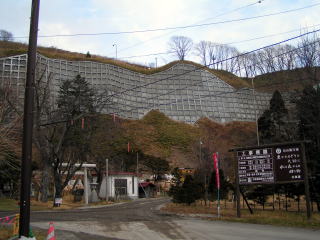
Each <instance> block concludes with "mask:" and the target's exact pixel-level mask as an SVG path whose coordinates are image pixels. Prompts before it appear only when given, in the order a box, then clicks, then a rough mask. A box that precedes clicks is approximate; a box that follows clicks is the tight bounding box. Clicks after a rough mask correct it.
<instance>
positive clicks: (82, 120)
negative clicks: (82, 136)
mask: <svg viewBox="0 0 320 240" xmlns="http://www.w3.org/2000/svg"><path fill="white" fill-rule="evenodd" d="M81 128H82V129H84V118H82V119H81Z"/></svg>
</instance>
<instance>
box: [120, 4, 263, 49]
mask: <svg viewBox="0 0 320 240" xmlns="http://www.w3.org/2000/svg"><path fill="white" fill-rule="evenodd" d="M263 1H264V0H263ZM261 2H262V1H257V2H255V3H251V4H248V5H245V6H242V7H238V8H235V9H233V10H231V11H228V12H224V13H221V14H218V15H216V16H214V17H211V18H206V19H203V20H201V21H198V22H196V23H194V24H198V23H202V22H205V21H208V20H211V19H215V18H218V17H221V16H224V15H227V14H229V13H232V12H236V11H238V10H241V9H244V8H247V7H250V6H253V5H255V4H258V3H261ZM178 31H179V29H176V30H175V31H171V32H169V33H165V34H161V35H158V36H155V37H153V38H149V39H147V40H145V41H143V42H139V43H136V44H133V45H131V46H129V47H125V48H122V49H120V50H119V52H122V51H124V50H128V49H131V48H134V47H136V46H139V45H142V44H145V43H147V42H150V41H151V40H155V39H159V38H162V37H164V36H168V35H169V34H172V33H175V32H178Z"/></svg>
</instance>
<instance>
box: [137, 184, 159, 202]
mask: <svg viewBox="0 0 320 240" xmlns="http://www.w3.org/2000/svg"><path fill="white" fill-rule="evenodd" d="M156 191H157V189H156V185H154V184H153V183H151V182H141V183H139V198H152V197H155V195H156Z"/></svg>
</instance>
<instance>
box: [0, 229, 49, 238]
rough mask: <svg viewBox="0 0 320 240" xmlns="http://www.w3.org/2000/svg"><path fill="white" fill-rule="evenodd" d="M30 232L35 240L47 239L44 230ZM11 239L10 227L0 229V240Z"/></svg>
mask: <svg viewBox="0 0 320 240" xmlns="http://www.w3.org/2000/svg"><path fill="white" fill-rule="evenodd" d="M32 232H33V235H34V236H35V237H36V239H37V240H46V239H47V231H45V230H32ZM11 237H13V235H12V229H11V228H10V227H0V240H7V239H9V238H11Z"/></svg>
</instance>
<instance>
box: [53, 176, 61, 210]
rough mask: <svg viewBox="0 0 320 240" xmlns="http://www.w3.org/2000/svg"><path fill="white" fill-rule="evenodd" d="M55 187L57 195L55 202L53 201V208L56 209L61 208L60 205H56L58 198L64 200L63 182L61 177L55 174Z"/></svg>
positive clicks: (55, 195)
mask: <svg viewBox="0 0 320 240" xmlns="http://www.w3.org/2000/svg"><path fill="white" fill-rule="evenodd" d="M54 187H55V194H54V200H53V206H54V207H60V204H56V203H55V199H56V198H62V189H63V187H62V182H61V176H60V175H59V174H58V173H56V172H55V173H54Z"/></svg>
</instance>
